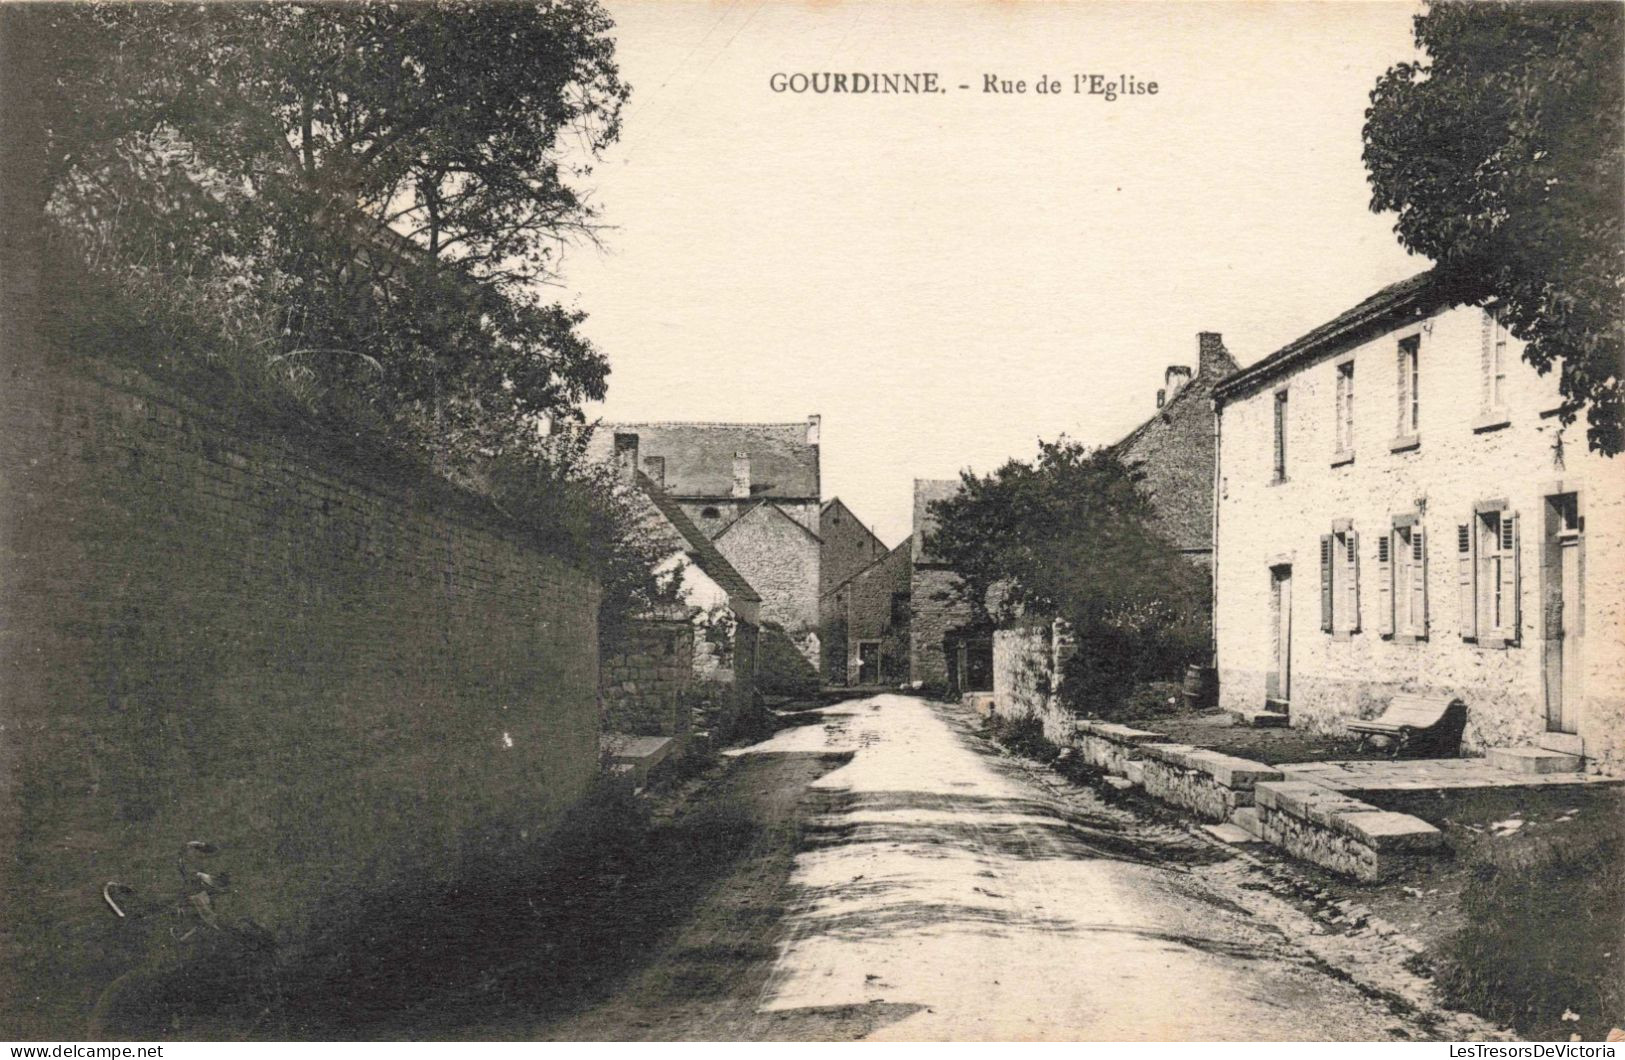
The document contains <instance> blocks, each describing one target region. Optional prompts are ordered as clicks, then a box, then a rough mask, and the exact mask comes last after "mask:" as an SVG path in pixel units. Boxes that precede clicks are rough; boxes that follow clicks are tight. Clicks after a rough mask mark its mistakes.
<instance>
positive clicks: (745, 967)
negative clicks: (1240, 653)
mask: <svg viewBox="0 0 1625 1060" xmlns="http://www.w3.org/2000/svg"><path fill="white" fill-rule="evenodd" d="M798 720H801V721H805V722H810V723H807V724H799V725H794V726H792V727H789V728H784V729H781V730H780V731H779V732H777V733H776V734H775V735H774V736H773V737H771V738H770V739H767V740H765V741H762V742H759V743H756V744H754V745H749V746H745V747H742V748H738V749H736V750H734V751H732V752H729V754H730V755H731V756H733V757H734V758H735V762H734V763H733V765H732V766H731V767H729V768H730V770H731V772H730V776H731V777H732V778H733V779H734V780H735V781H736V783H735V784H734V785H733V786H732V787H731V789H730V790H731V791H732V792H735V793H740V792H743V791H745V790H747V789H749V787H750V786H749V785H745V786H743V787H741V786H740V785H739V784H738V783H737V781H738V780H739V779H740V778H741V777H744V776H749V775H751V774H752V773H756V772H762V775H763V776H772V777H776V778H777V782H778V787H777V790H761V789H758V795H759V797H760V798H762V799H763V800H764V801H765V802H769V803H772V804H773V805H774V806H775V807H776V811H775V812H776V813H778V814H781V815H783V814H788V815H789V816H790V818H792V819H791V820H788V821H786V820H783V819H781V820H780V822H779V827H777V828H775V829H773V830H772V833H773V834H777V835H778V836H780V837H781V842H780V844H779V845H780V846H782V845H783V842H782V841H793V842H794V843H795V846H796V848H797V851H798V852H795V853H794V854H793V861H792V860H790V856H786V857H782V858H775V857H773V856H771V855H770V852H769V851H768V849H767V847H771V846H773V845H774V844H773V843H771V842H770V843H768V844H767V846H766V847H764V846H762V845H761V844H758V847H759V849H758V850H756V851H753V852H752V853H751V854H747V855H746V856H744V857H743V858H742V859H741V860H740V862H739V863H737V865H736V867H735V868H734V870H733V872H732V874H731V876H730V877H729V878H728V879H725V880H722V881H719V883H718V885H717V886H716V887H714V888H713V889H712V890H711V892H710V893H709V894H708V895H707V896H706V897H705V898H704V899H703V901H702V902H701V903H700V905H699V907H698V908H695V909H693V910H691V911H688V913H689V918H688V921H687V923H686V925H685V926H683V927H682V928H680V929H678V930H677V932H676V936H675V938H673V939H672V940H671V941H670V943H669V944H667V945H665V946H664V947H663V948H662V950H661V952H660V953H659V954H658V955H656V956H653V957H652V958H651V959H650V961H649V962H648V963H647V964H646V965H645V966H644V967H643V968H641V969H640V970H638V971H636V972H634V973H633V974H632V975H631V976H630V977H629V980H628V981H626V982H624V983H623V984H620V985H619V986H618V987H617V988H615V989H614V991H613V995H612V996H611V997H609V998H607V999H606V1000H605V1001H604V1002H602V1003H601V1004H598V1005H596V1006H594V1007H592V1008H591V1009H589V1010H587V1011H585V1012H578V1013H577V1014H576V1015H575V1016H574V1017H571V1018H567V1019H565V1020H564V1021H562V1022H560V1023H554V1024H552V1025H550V1026H547V1027H545V1028H540V1029H538V1031H537V1032H538V1033H540V1034H541V1035H543V1036H547V1037H554V1038H564V1039H579V1038H584V1037H610V1038H621V1037H628V1036H630V1037H647V1038H653V1039H661V1038H673V1037H677V1038H733V1037H739V1038H746V1037H748V1038H786V1037H788V1038H807V1037H820V1038H841V1037H848V1038H850V1037H873V1038H880V1039H886V1038H896V1039H959V1040H964V1039H984V1040H985V1039H1029V1038H1046V1039H1081V1040H1110V1039H1131V1040H1132V1039H1162V1040H1181V1039H1185V1040H1191V1039H1198V1040H1199V1039H1237V1038H1250V1039H1264V1040H1294V1039H1345V1040H1346V1039H1368V1040H1386V1039H1394V1038H1403V1037H1415V1038H1428V1037H1437V1036H1439V1035H1440V1034H1441V1033H1445V1034H1448V1033H1449V1032H1448V1031H1446V1032H1441V1031H1439V1030H1437V1029H1432V1030H1430V1029H1429V1028H1428V1027H1427V1026H1426V1025H1424V1024H1422V1023H1420V1022H1419V1021H1418V1020H1417V1019H1416V1018H1413V1016H1412V1015H1396V1014H1395V1007H1394V1006H1392V1005H1391V1004H1390V1003H1389V1001H1390V999H1388V998H1385V997H1382V996H1379V995H1378V994H1377V993H1376V992H1373V991H1370V990H1365V991H1362V990H1361V989H1360V988H1359V987H1358V986H1356V985H1355V984H1354V983H1352V982H1350V981H1349V980H1348V978H1347V977H1346V976H1344V975H1342V974H1338V973H1335V972H1333V971H1332V970H1331V969H1330V968H1329V967H1328V966H1327V965H1326V963H1325V962H1324V961H1322V960H1319V959H1317V958H1315V957H1313V956H1311V955H1310V954H1309V953H1308V952H1307V951H1306V950H1304V949H1302V948H1301V947H1300V946H1299V945H1298V944H1296V943H1295V942H1292V941H1289V939H1288V934H1287V933H1285V932H1283V931H1282V930H1281V928H1280V927H1279V924H1280V921H1278V920H1272V919H1271V918H1270V917H1269V916H1268V915H1259V914H1258V912H1257V911H1256V906H1255V908H1254V909H1248V908H1244V907H1243V906H1241V905H1239V904H1237V902H1236V901H1235V900H1233V898H1227V897H1225V895H1224V893H1223V891H1224V888H1222V887H1220V886H1216V885H1215V881H1216V879H1217V877H1218V876H1220V875H1225V872H1226V870H1225V868H1224V866H1225V865H1226V864H1227V863H1232V864H1233V859H1232V858H1231V857H1230V855H1229V854H1228V853H1227V852H1226V851H1225V850H1223V849H1222V848H1218V847H1216V846H1214V845H1211V844H1208V843H1206V842H1205V841H1203V840H1200V839H1197V838H1195V837H1193V836H1192V835H1190V834H1189V833H1188V832H1186V831H1184V830H1182V829H1179V828H1177V827H1172V826H1170V825H1167V824H1161V823H1155V822H1151V821H1148V820H1142V819H1140V818H1138V817H1137V816H1136V815H1135V814H1134V813H1132V812H1129V811H1126V810H1123V809H1118V808H1113V807H1108V806H1105V805H1104V804H1102V803H1101V802H1100V801H1099V800H1098V799H1097V798H1096V797H1095V796H1094V795H1093V794H1092V793H1090V792H1088V791H1086V790H1084V789H1079V788H1075V787H1066V788H1065V789H1064V790H1063V788H1062V787H1060V786H1056V787H1051V786H1050V785H1049V784H1046V783H1045V782H1044V781H1043V780H1042V779H1041V778H1038V777H1036V776H1034V775H1033V774H1031V773H1030V772H1029V771H1028V770H1027V768H1026V767H1024V766H1023V765H1022V764H1021V763H1020V762H1019V760H1015V759H1012V758H1010V757H1008V756H1005V755H1002V754H1000V753H999V752H998V751H997V750H996V749H994V748H992V747H991V746H990V745H989V744H987V743H986V742H985V741H984V740H982V739H981V738H979V737H978V736H976V735H975V734H974V732H973V729H972V725H973V724H974V721H975V715H974V714H972V713H970V712H969V711H968V710H965V709H963V708H960V707H957V706H945V705H943V704H936V703H927V702H926V701H924V700H922V699H919V698H915V697H910V696H901V695H880V696H876V697H872V698H866V699H853V700H848V701H846V702H843V703H840V704H837V705H834V706H830V707H826V708H823V709H822V710H818V711H810V712H807V715H804V716H802V717H801V718H800V719H798ZM837 756H839V757H837ZM792 763H805V764H811V763H822V769H823V771H822V775H817V776H816V779H812V780H811V781H810V783H807V782H806V778H807V777H808V776H809V775H810V774H809V771H808V770H807V769H806V768H795V767H792ZM814 772H817V771H816V770H815V771H814ZM1051 779H1054V778H1051ZM787 786H788V787H790V788H794V787H796V786H800V787H801V788H802V791H801V793H800V794H799V795H798V794H797V793H796V792H795V791H794V790H786V787H787ZM769 787H770V788H771V787H772V785H769ZM775 876H777V879H775ZM1231 894H1232V895H1235V894H1236V892H1235V891H1234V889H1233V888H1232V889H1231ZM1251 898H1253V899H1258V900H1263V901H1271V902H1277V904H1281V903H1279V902H1278V901H1277V900H1276V899H1274V898H1273V897H1271V896H1269V895H1256V894H1251ZM764 905H766V906H771V907H774V908H776V910H777V913H776V915H775V916H773V917H772V920H773V922H772V923H768V922H766V920H767V918H765V917H764V915H763V914H764V913H765V912H766V909H764ZM1286 913H1287V914H1288V915H1290V914H1291V911H1290V910H1286ZM1293 937H1297V936H1293ZM696 984H699V988H698V989H697V988H696ZM1436 1015H1437V1014H1435V1016H1436Z"/></svg>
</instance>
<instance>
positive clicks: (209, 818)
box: [0, 357, 598, 1038]
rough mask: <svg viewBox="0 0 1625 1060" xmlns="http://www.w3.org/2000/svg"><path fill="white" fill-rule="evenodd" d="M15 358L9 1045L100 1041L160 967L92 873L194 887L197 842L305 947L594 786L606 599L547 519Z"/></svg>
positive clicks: (239, 417)
mask: <svg viewBox="0 0 1625 1060" xmlns="http://www.w3.org/2000/svg"><path fill="white" fill-rule="evenodd" d="M7 369H8V371H7V376H6V378H5V381H4V384H3V387H0V409H3V415H4V418H5V424H6V426H5V429H4V430H3V431H0V520H3V526H0V542H3V553H0V561H3V562H0V566H3V569H4V571H5V585H4V588H3V591H0V609H3V619H4V621H3V623H0V685H3V687H4V688H5V702H4V717H3V720H0V785H3V787H0V848H3V849H4V850H5V851H6V857H5V859H4V869H3V870H0V871H3V872H4V874H5V875H4V883H3V887H0V910H3V914H0V915H3V917H4V920H5V923H4V925H3V930H0V938H3V939H4V940H5V945H6V947H7V950H8V952H6V953H5V954H4V955H0V964H3V965H4V966H5V967H6V968H7V969H8V971H9V974H10V975H11V976H13V977H14V981H15V982H16V983H17V984H18V988H17V989H14V990H0V994H6V995H8V996H7V997H5V998H4V999H0V1006H3V1007H9V1008H10V1009H11V1011H10V1012H9V1013H7V1014H4V1015H0V1025H3V1026H5V1027H6V1028H7V1030H8V1031H9V1032H10V1033H11V1035H12V1036H15V1037H19V1038H43V1037H47V1036H55V1037H60V1036H62V1035H67V1036H68V1037H74V1036H76V1035H78V1034H79V1033H80V1031H79V1030H78V1029H79V1028H82V1027H83V1026H84V1021H85V1015H86V1013H87V1012H88V1011H89V1010H90V1007H91V1004H92V1002H93V1001H94V999H95V998H96V996H97V994H98V992H99V991H100V990H102V989H103V988H104V987H105V986H106V985H107V984H108V983H109V982H110V981H111V980H112V979H113V978H115V977H116V976H118V975H120V974H122V973H123V972H126V971H128V970H130V969H131V968H133V967H136V966H138V965H139V964H140V963H141V962H142V961H143V960H144V959H146V958H145V955H144V953H143V951H142V949H141V945H142V943H140V942H139V941H138V940H137V939H136V933H132V932H130V931H128V930H125V931H122V932H121V931H120V922H119V921H118V920H117V918H115V917H114V916H113V915H112V914H111V912H110V911H109V910H108V909H107V908H106V907H105V906H104V905H103V904H102V902H101V888H102V886H103V884H104V883H105V882H106V881H108V880H118V881H121V882H123V883H126V884H129V885H132V886H134V887H136V888H138V890H139V891H140V892H142V893H143V894H146V895H149V896H155V897H160V898H161V897H162V896H167V895H172V894H173V893H174V890H175V861H174V859H175V851H176V850H177V849H178V847H179V846H180V844H182V843H184V842H187V841H189V840H194V839H196V840H203V841H207V842H210V843H213V844H215V845H216V846H217V847H218V848H219V849H220V853H219V854H218V855H217V856H216V859H215V864H216V867H217V868H219V869H221V870H224V871H227V872H229V873H230V875H231V876H232V878H233V880H234V882H235V884H236V887H235V889H234V898H233V913H234V915H242V916H251V917H253V918H254V919H256V920H258V921H260V922H261V923H263V924H265V925H267V926H268V927H270V928H272V929H273V930H275V931H277V932H278V933H279V935H280V936H281V937H282V938H284V939H285V940H288V939H295V938H297V937H298V932H299V930H300V928H301V927H302V926H303V925H306V924H308V923H309V922H310V920H312V919H313V918H318V917H319V918H331V917H341V916H343V915H345V911H346V910H347V909H349V908H350V905H351V903H353V902H356V901H357V900H359V899H361V898H371V899H374V900H377V899H380V898H386V897H387V896H388V895H390V894H391V893H392V891H394V890H395V889H397V888H410V889H411V890H413V891H414V892H419V891H421V889H422V888H425V887H433V886H435V885H436V884H437V883H438V882H440V881H449V880H451V879H453V878H456V877H457V876H458V875H459V874H461V873H463V872H465V871H469V870H470V868H471V867H472V866H477V865H478V864H480V863H481V862H482V861H483V860H485V859H488V858H489V857H492V856H495V855H499V854H503V853H514V852H518V851H521V850H522V849H523V848H524V847H525V846H526V845H527V844H533V843H535V842H537V841H538V840H539V839H540V838H541V837H542V836H543V835H544V833H545V832H546V830H547V829H548V827H549V826H550V825H551V823H552V822H554V821H555V820H556V819H557V817H558V815H559V814H560V813H562V811H563V810H564V809H565V808H566V807H568V806H569V805H570V804H572V803H573V802H575V801H576V800H577V799H578V797H579V796H580V795H581V794H582V793H583V792H584V791H585V790H586V788H587V786H588V784H589V783H590V782H591V780H592V779H593V777H594V776H595V772H596V767H597V754H598V752H597V734H598V716H597V705H596V688H597V670H598V665H597V663H598V657H597V609H598V605H597V601H598V589H597V587H596V586H595V584H594V583H593V582H592V581H591V580H590V579H588V578H587V577H585V576H584V575H582V574H580V573H578V572H577V571H575V570H572V569H570V568H568V567H566V566H565V565H563V564H561V563H560V562H558V561H556V560H554V559H552V558H550V557H549V556H547V555H545V554H544V553H543V552H542V551H540V550H539V548H538V547H537V538H536V536H535V535H534V534H532V533H530V532H528V531H526V530H524V529H523V528H521V527H518V526H515V525H513V524H512V523H511V522H509V521H508V520H507V519H506V518H505V517H503V516H501V515H500V514H499V513H497V512H495V511H494V510H493V509H491V508H490V507H489V506H487V505H485V504H484V503H482V502H480V501H479V500H478V499H477V498H473V497H471V496H469V495H466V494H462V493H459V492H457V491H454V490H452V489H451V488H449V487H447V486H446V485H445V484H443V483H441V482H439V481H438V480H434V479H431V478H429V477H427V476H425V475H422V474H420V473H417V472H415V471H412V470H409V469H406V468H404V467H403V466H401V465H398V464H396V463H393V462H391V461H390V460H389V459H388V458H386V457H382V456H380V455H378V454H375V453H368V452H365V451H361V450H358V449H356V448H355V446H354V444H353V440H347V436H346V435H344V434H326V433H323V432H321V431H319V430H317V429H315V428H314V427H310V426H309V425H303V424H298V423H294V422H292V421H285V422H278V423H277V424H276V425H275V427H274V429H273V428H272V427H271V426H268V425H267V423H268V417H264V416H261V417H258V418H252V417H249V416H248V415H247V414H246V413H244V412H242V411H241V410H237V411H222V410H221V409H216V408H210V407H205V406H203V405H200V404H197V403H194V402H192V401H188V400H186V399H185V398H183V397H181V396H180V395H178V394H177V393H175V392H174V391H173V390H172V389H171V388H168V387H164V386H159V385H156V384H154V383H153V382H151V381H150V380H148V379H146V378H143V377H142V376H140V375H138V374H137V373H134V372H131V371H127V370H117V369H112V368H108V367H106V366H102V365H99V364H97V363H93V362H90V361H89V360H87V359H85V358H66V357H65V358H63V359H62V360H60V361H56V360H48V359H45V358H43V357H42V358H41V359H40V360H39V361H37V362H29V363H23V364H18V363H14V364H11V365H8V366H7ZM222 408H223V407H222ZM295 438H299V439H301V440H297V441H295V440H293V439H295ZM141 937H142V938H145V937H146V935H145V933H142V936H141Z"/></svg>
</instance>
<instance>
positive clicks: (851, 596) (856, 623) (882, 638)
mask: <svg viewBox="0 0 1625 1060" xmlns="http://www.w3.org/2000/svg"><path fill="white" fill-rule="evenodd" d="M913 569H914V565H913V562H912V560H911V557H910V555H909V549H908V545H907V543H904V544H903V545H900V546H899V547H897V548H895V549H892V551H891V552H889V553H888V554H887V555H886V558H885V559H883V560H881V561H880V562H879V563H875V564H873V565H872V566H870V567H869V568H868V569H867V570H865V571H863V572H862V573H861V574H859V575H858V576H857V577H855V578H853V579H852V580H851V581H850V582H848V583H847V585H846V587H845V590H844V598H845V601H846V610H845V618H846V630H845V633H846V652H845V658H846V677H847V680H848V682H849V683H851V684H857V683H858V671H859V662H860V660H859V656H858V645H859V643H860V642H862V641H879V642H880V665H879V675H878V680H879V683H880V684H885V685H901V684H903V683H904V682H905V681H907V680H908V658H909V640H908V638H909V619H910V615H909V606H908V604H909V583H910V579H911V575H912V574H913ZM898 594H901V595H902V599H903V603H902V605H901V607H899V606H898V605H896V604H895V603H894V601H895V600H896V598H897V596H898Z"/></svg>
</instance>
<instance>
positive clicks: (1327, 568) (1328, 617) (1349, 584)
mask: <svg viewBox="0 0 1625 1060" xmlns="http://www.w3.org/2000/svg"><path fill="white" fill-rule="evenodd" d="M1320 628H1321V629H1322V630H1324V631H1325V632H1327V633H1330V634H1332V635H1333V637H1334V638H1337V639H1346V638H1347V637H1348V636H1349V635H1351V634H1354V633H1358V632H1359V631H1360V535H1359V534H1357V533H1356V532H1355V531H1354V529H1353V527H1352V526H1351V525H1350V524H1349V523H1348V521H1347V520H1338V521H1337V522H1336V523H1334V524H1333V525H1332V532H1331V533H1329V534H1325V535H1323V536H1322V537H1321V539H1320Z"/></svg>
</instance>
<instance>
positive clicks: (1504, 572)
mask: <svg viewBox="0 0 1625 1060" xmlns="http://www.w3.org/2000/svg"><path fill="white" fill-rule="evenodd" d="M1500 544H1501V607H1502V614H1504V615H1505V616H1506V628H1505V629H1504V630H1503V631H1502V632H1503V633H1504V634H1505V636H1506V638H1507V639H1508V640H1517V639H1518V633H1519V630H1520V629H1521V628H1522V621H1521V620H1522V617H1523V614H1522V607H1521V605H1522V603H1523V601H1522V600H1521V599H1519V592H1518V590H1519V588H1520V586H1521V580H1520V578H1519V576H1518V575H1519V571H1518V513H1517V512H1502V513H1501V542H1500Z"/></svg>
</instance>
